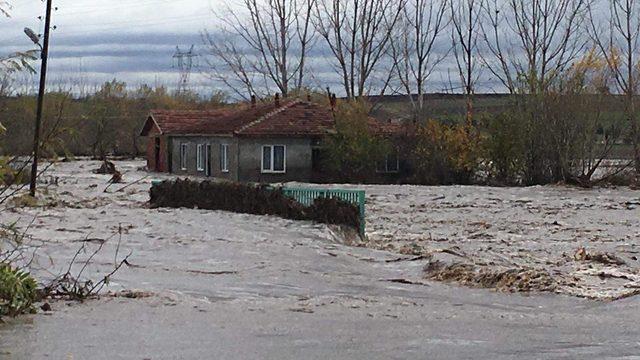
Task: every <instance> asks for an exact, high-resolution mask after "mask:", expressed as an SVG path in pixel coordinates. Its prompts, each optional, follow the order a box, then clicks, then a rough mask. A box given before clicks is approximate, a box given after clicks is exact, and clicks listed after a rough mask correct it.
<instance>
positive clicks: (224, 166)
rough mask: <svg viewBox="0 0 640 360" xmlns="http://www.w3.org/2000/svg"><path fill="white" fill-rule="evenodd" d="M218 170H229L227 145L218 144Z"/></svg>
mask: <svg viewBox="0 0 640 360" xmlns="http://www.w3.org/2000/svg"><path fill="white" fill-rule="evenodd" d="M220 171H222V172H229V145H227V144H220Z"/></svg>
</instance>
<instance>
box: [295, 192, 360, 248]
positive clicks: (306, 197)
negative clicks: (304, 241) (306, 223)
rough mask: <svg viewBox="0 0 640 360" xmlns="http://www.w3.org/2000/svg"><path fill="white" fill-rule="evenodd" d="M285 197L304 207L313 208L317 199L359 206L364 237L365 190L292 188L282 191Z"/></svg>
mask: <svg viewBox="0 0 640 360" xmlns="http://www.w3.org/2000/svg"><path fill="white" fill-rule="evenodd" d="M282 191H283V192H284V194H285V195H287V196H290V197H292V198H294V199H296V201H298V202H299V203H301V204H302V205H304V206H311V205H312V204H313V201H314V200H315V199H317V198H338V199H341V200H344V201H346V202H348V203H351V204H354V205H356V206H358V211H359V212H360V229H359V230H360V235H361V236H364V229H365V219H364V204H365V200H364V199H365V192H364V190H340V189H317V188H290V187H285V188H283V189H282Z"/></svg>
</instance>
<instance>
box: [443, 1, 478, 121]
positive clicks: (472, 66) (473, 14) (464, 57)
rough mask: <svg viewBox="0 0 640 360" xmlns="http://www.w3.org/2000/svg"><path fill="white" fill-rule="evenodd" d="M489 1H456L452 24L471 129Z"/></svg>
mask: <svg viewBox="0 0 640 360" xmlns="http://www.w3.org/2000/svg"><path fill="white" fill-rule="evenodd" d="M484 1H485V0H452V1H451V2H449V5H450V9H451V23H452V24H453V31H452V32H451V37H452V41H453V48H452V49H453V54H454V58H455V60H456V66H457V70H458V75H459V77H460V83H461V84H462V89H463V92H464V94H465V99H466V122H467V126H469V127H471V126H472V125H473V95H474V93H475V86H476V83H477V81H478V78H479V77H480V71H479V70H480V69H479V61H478V56H477V54H478V36H479V33H480V14H481V9H482V7H483V4H484Z"/></svg>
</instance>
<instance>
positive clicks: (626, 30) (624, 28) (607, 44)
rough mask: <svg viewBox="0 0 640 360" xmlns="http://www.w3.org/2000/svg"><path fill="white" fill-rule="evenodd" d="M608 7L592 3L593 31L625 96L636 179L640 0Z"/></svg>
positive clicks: (639, 169) (639, 173)
mask: <svg viewBox="0 0 640 360" xmlns="http://www.w3.org/2000/svg"><path fill="white" fill-rule="evenodd" d="M607 5H608V7H606V8H605V9H603V8H602V6H600V7H597V8H596V7H595V6H594V5H590V6H589V24H590V30H591V31H590V33H591V37H592V38H593V40H594V42H595V45H596V47H597V48H598V49H599V50H600V52H601V53H602V56H603V58H604V59H606V62H607V66H608V67H609V69H610V71H611V72H612V75H613V76H612V77H613V79H614V81H613V83H614V84H613V85H614V86H615V87H616V88H617V93H619V94H622V95H624V97H625V116H626V118H627V122H628V124H629V126H630V128H631V138H632V144H633V158H634V166H635V171H636V179H638V178H639V177H640V133H639V129H638V115H637V114H636V111H637V110H636V97H637V95H638V84H639V83H640V67H639V66H640V62H639V60H640V43H639V42H640V0H608V1H607Z"/></svg>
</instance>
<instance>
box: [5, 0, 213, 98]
mask: <svg viewBox="0 0 640 360" xmlns="http://www.w3.org/2000/svg"><path fill="white" fill-rule="evenodd" d="M10 2H11V4H12V5H13V9H12V10H11V18H10V19H1V20H0V54H7V53H10V52H13V51H23V50H27V49H30V48H32V44H31V42H30V40H29V39H28V38H27V37H26V36H25V35H24V33H23V28H24V27H31V28H32V29H33V30H34V31H36V32H37V33H42V31H43V28H44V24H43V21H40V20H39V19H38V16H40V15H44V9H45V4H44V3H43V2H42V1H41V0H10ZM219 2H220V1H219V0H137V1H132V0H108V1H95V0H54V6H55V7H57V8H58V10H57V11H54V13H53V24H54V25H56V26H57V29H56V30H55V31H53V32H52V37H51V63H50V64H51V65H50V68H49V69H50V76H51V83H52V84H54V86H55V84H56V83H61V82H62V83H68V82H70V81H72V82H78V81H80V79H84V80H83V81H84V82H86V83H90V84H95V83H98V82H102V81H106V80H110V79H113V78H114V77H115V78H117V79H119V80H123V81H127V82H128V83H130V84H132V85H136V84H140V83H149V84H155V83H164V84H169V85H173V84H175V83H176V82H177V75H176V74H175V68H172V55H173V54H174V53H175V50H176V46H177V45H180V46H181V48H184V49H187V48H188V47H189V46H190V45H191V44H195V45H199V44H201V40H200V35H199V34H200V32H201V31H202V30H203V29H205V28H208V29H212V28H215V24H214V23H213V22H214V17H213V16H212V13H211V9H212V8H213V7H215V6H216V5H218V6H219ZM198 81H201V80H198V78H197V76H196V77H194V82H198Z"/></svg>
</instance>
